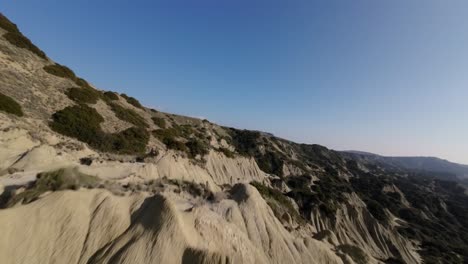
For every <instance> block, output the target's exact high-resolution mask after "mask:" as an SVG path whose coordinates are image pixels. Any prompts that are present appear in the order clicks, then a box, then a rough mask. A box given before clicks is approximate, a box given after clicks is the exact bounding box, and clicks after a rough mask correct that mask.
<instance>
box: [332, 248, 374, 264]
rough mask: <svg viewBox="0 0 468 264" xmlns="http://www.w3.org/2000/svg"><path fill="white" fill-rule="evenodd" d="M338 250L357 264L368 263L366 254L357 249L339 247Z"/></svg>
mask: <svg viewBox="0 0 468 264" xmlns="http://www.w3.org/2000/svg"><path fill="white" fill-rule="evenodd" d="M337 249H338V250H340V251H342V252H343V253H345V254H347V255H348V256H350V257H351V258H352V259H353V260H354V262H356V263H357V264H366V263H368V261H369V258H368V257H367V255H366V253H365V252H364V251H363V250H362V249H361V248H359V247H356V246H353V245H348V244H346V245H339V246H338V247H337Z"/></svg>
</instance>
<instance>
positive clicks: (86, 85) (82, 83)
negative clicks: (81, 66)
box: [75, 77, 94, 89]
mask: <svg viewBox="0 0 468 264" xmlns="http://www.w3.org/2000/svg"><path fill="white" fill-rule="evenodd" d="M75 83H76V84H78V85H79V86H81V87H83V88H89V89H94V88H93V87H91V85H89V83H88V82H87V81H86V80H85V79H83V78H80V77H76V79H75Z"/></svg>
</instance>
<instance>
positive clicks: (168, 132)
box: [153, 128, 180, 142]
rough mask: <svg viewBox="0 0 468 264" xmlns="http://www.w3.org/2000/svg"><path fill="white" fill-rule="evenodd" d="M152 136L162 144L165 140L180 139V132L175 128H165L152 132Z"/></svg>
mask: <svg viewBox="0 0 468 264" xmlns="http://www.w3.org/2000/svg"><path fill="white" fill-rule="evenodd" d="M153 135H154V136H155V137H156V138H157V139H159V140H160V141H161V142H162V141H163V140H164V139H166V138H176V137H180V132H179V131H178V130H177V129H175V128H166V129H158V130H153Z"/></svg>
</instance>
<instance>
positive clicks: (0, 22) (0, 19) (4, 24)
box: [0, 14, 20, 33]
mask: <svg viewBox="0 0 468 264" xmlns="http://www.w3.org/2000/svg"><path fill="white" fill-rule="evenodd" d="M0 27H1V28H3V29H5V30H6V31H8V32H11V33H20V31H19V29H18V27H17V26H16V25H15V24H14V23H13V22H11V21H10V20H9V19H8V18H7V17H6V16H4V15H3V14H0Z"/></svg>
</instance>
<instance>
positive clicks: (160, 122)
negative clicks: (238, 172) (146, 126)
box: [151, 117, 166, 129]
mask: <svg viewBox="0 0 468 264" xmlns="http://www.w3.org/2000/svg"><path fill="white" fill-rule="evenodd" d="M151 119H152V120H153V123H154V124H155V125H157V126H158V127H159V128H163V129H164V128H166V120H165V119H164V118H161V117H152V118H151Z"/></svg>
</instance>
